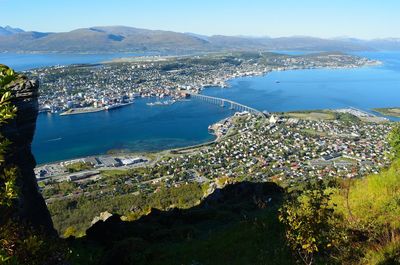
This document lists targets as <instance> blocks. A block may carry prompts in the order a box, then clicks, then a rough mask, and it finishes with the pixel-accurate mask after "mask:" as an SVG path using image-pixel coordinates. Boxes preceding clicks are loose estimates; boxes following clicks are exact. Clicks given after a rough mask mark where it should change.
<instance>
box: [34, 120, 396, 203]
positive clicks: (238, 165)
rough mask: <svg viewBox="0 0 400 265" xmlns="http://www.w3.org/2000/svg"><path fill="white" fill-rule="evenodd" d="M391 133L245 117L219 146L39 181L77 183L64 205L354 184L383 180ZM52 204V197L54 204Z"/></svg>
mask: <svg viewBox="0 0 400 265" xmlns="http://www.w3.org/2000/svg"><path fill="white" fill-rule="evenodd" d="M391 127H392V125H391V123H389V122H386V123H367V122H354V123H349V122H347V121H339V120H305V119H297V118H287V117H280V116H276V115H272V116H269V117H268V118H262V117H260V115H253V114H250V113H247V112H243V113H237V114H235V115H234V116H232V117H230V118H228V119H224V120H222V121H221V122H219V123H217V124H215V125H214V126H212V129H213V130H216V131H217V133H218V135H219V138H218V139H217V140H216V141H215V142H213V143H210V144H208V145H205V146H201V147H196V148H192V149H189V151H188V150H186V149H182V150H179V149H177V150H173V151H170V152H166V153H162V154H161V153H160V154H157V155H156V158H153V159H152V161H151V163H147V162H149V161H148V159H147V158H145V157H134V156H129V155H126V156H118V157H117V156H97V157H88V158H83V159H79V160H73V161H67V162H62V163H55V164H51V165H44V166H41V167H38V168H37V169H36V173H37V177H38V178H48V179H49V180H51V181H47V182H46V181H45V182H44V183H46V187H47V185H48V186H49V188H47V192H49V189H50V190H52V189H51V185H52V183H54V181H56V182H63V181H68V182H74V183H76V185H77V186H76V190H75V193H70V194H67V195H60V194H58V195H54V196H58V197H57V198H58V199H62V198H70V197H71V196H78V194H85V196H92V197H93V196H94V197H102V196H114V195H116V194H127V193H135V194H139V193H151V192H156V191H157V189H159V188H160V187H162V186H165V187H174V186H180V185H184V184H186V183H193V182H195V183H199V184H201V185H202V184H204V183H209V184H211V186H215V185H220V184H218V183H219V182H221V180H224V181H226V182H229V181H233V182H235V181H242V180H249V181H271V180H279V181H283V182H286V183H287V184H289V185H290V184H292V185H296V184H298V183H299V182H303V181H305V180H307V179H310V178H326V177H330V176H331V177H343V178H353V177H358V176H364V175H366V174H370V173H377V172H378V171H379V170H380V169H381V168H382V167H385V166H386V165H389V164H390V158H389V156H388V150H390V148H389V146H388V142H387V140H386V138H387V134H388V133H389V131H390V130H391ZM76 163H86V164H89V165H90V166H91V168H90V169H86V170H83V171H81V172H74V173H68V172H67V168H68V165H71V164H76ZM116 168H119V169H123V170H121V171H118V172H120V173H118V174H117V175H115V176H114V175H113V174H111V175H107V174H105V175H103V172H107V170H110V169H116ZM124 169H126V170H124ZM104 170H106V171H104ZM102 171H103V172H102ZM44 172H45V174H44V175H43V173H44ZM111 176H113V177H111ZM88 181H89V182H88ZM53 189H54V187H53ZM45 191H46V188H45ZM71 194H72V195H71ZM54 196H48V197H47V199H48V201H49V202H50V201H52V200H53V199H54V198H55V197H54ZM53 197H54V198H53Z"/></svg>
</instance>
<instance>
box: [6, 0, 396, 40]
mask: <svg viewBox="0 0 400 265" xmlns="http://www.w3.org/2000/svg"><path fill="white" fill-rule="evenodd" d="M0 5H1V6H2V10H4V11H3V14H2V18H1V19H0V25H1V26H6V25H10V26H12V27H19V28H22V29H24V30H26V31H42V32H65V31H71V30H74V29H77V28H85V27H92V26H111V25H123V26H130V27H137V28H146V29H156V30H170V31H176V32H192V33H197V34H203V35H232V36H238V35H244V36H270V37H283V36H313V37H321V38H335V37H344V36H346V37H354V38H360V39H375V38H390V37H393V38H396V37H400V29H398V27H397V26H396V25H398V24H399V23H400V18H399V17H398V16H397V11H398V10H400V3H399V2H397V1H394V0H386V1H382V2H380V3H378V2H375V1H359V0H356V1H352V2H351V3H348V2H346V1H343V0H338V1H335V2H334V3H327V2H324V3H321V2H320V1H316V0H306V1H302V2H301V3H299V2H296V1H293V0H286V1H280V2H277V1H273V2H272V1H260V0H254V1H251V2H249V1H243V0H235V1H227V0H221V1H218V3H215V2H212V1H210V0H206V1H193V2H190V3H187V2H184V1H179V0H174V1H168V3H167V2H165V1H164V2H163V1H160V0H153V1H151V2H150V1H148V2H143V1H130V2H128V1H122V0H121V1H113V2H110V1H105V0H100V1H92V0H89V1H84V2H82V1H77V0H72V1H68V2H67V1H64V2H61V1H58V2H54V1H49V0H42V1H35V2H30V1H25V0H16V1H10V0H0ZM22 7H23V8H22ZM16 14H18V15H16Z"/></svg>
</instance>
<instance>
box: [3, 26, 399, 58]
mask: <svg viewBox="0 0 400 265" xmlns="http://www.w3.org/2000/svg"><path fill="white" fill-rule="evenodd" d="M0 32H3V33H0V52H6V51H10V52H145V51H160V52H191V51H221V50H250V49H251V50H313V51H364V50H377V49H378V50H381V49H385V50H386V49H400V41H399V39H382V40H373V41H364V40H358V39H350V38H342V39H321V38H313V37H303V36H295V37H283V38H269V37H260V38H256V37H246V36H222V35H215V36H204V35H198V34H195V33H178V32H172V31H162V30H147V29H138V28H132V27H124V26H110V27H92V28H82V29H76V30H73V31H70V32H62V33H41V32H24V31H23V30H21V29H13V28H11V27H5V28H0ZM4 32H7V33H4Z"/></svg>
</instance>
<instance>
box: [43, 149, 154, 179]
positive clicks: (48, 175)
mask: <svg viewBox="0 0 400 265" xmlns="http://www.w3.org/2000/svg"><path fill="white" fill-rule="evenodd" d="M147 162H149V160H148V159H147V158H146V157H136V156H130V155H118V156H114V155H102V156H91V157H85V158H80V159H74V160H69V161H63V162H56V163H51V164H45V165H41V166H38V167H36V168H35V175H36V179H37V180H44V181H47V180H51V181H58V182H61V181H75V180H78V179H79V180H81V179H85V178H89V177H92V176H94V175H99V174H100V171H99V170H106V169H113V168H118V169H129V168H132V167H136V166H138V165H143V164H145V163H147ZM79 164H81V165H82V164H83V165H85V168H88V170H82V172H74V173H73V174H70V172H69V170H68V169H69V168H70V166H73V165H79Z"/></svg>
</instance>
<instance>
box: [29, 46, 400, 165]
mask: <svg viewBox="0 0 400 265" xmlns="http://www.w3.org/2000/svg"><path fill="white" fill-rule="evenodd" d="M359 55H362V56H366V57H369V58H372V59H379V60H381V61H383V62H384V64H383V65H381V66H373V67H363V68H358V69H316V70H295V71H285V72H272V73H269V74H268V75H266V76H262V77H245V78H238V79H234V80H231V81H230V84H231V87H230V88H226V89H223V88H208V89H206V90H204V94H207V95H212V96H217V97H223V98H229V99H232V100H235V101H237V102H240V103H242V104H246V105H249V106H251V107H255V108H258V109H259V110H268V111H291V110H311V109H327V108H342V107H349V106H352V107H357V108H361V109H364V110H370V109H371V108H376V107H390V106H400V52H380V53H362V54H359ZM277 81H279V82H277ZM149 101H151V100H149V99H139V100H137V101H135V104H133V105H130V106H127V107H124V108H120V109H115V110H112V111H109V112H98V113H91V114H84V115H71V116H58V115H54V114H40V115H39V118H38V123H37V130H36V134H35V139H34V142H33V144H32V148H33V152H34V154H35V157H36V159H37V162H38V163H46V162H51V161H57V160H64V159H70V158H76V157H82V156H87V155H94V154H102V153H106V152H107V151H108V150H111V149H129V150H132V151H155V150H163V149H168V148H175V147H181V146H188V145H193V144H199V143H203V142H206V141H209V140H212V139H213V136H212V135H210V134H209V132H208V130H207V127H208V125H210V124H211V123H214V122H216V121H218V120H220V119H222V118H224V117H228V116H229V115H231V114H232V112H231V111H230V110H229V109H228V108H221V107H219V106H216V105H211V104H208V103H205V102H202V101H197V100H192V101H183V102H177V103H176V104H174V105H172V106H154V107H149V106H147V105H146V104H145V103H146V102H149Z"/></svg>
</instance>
